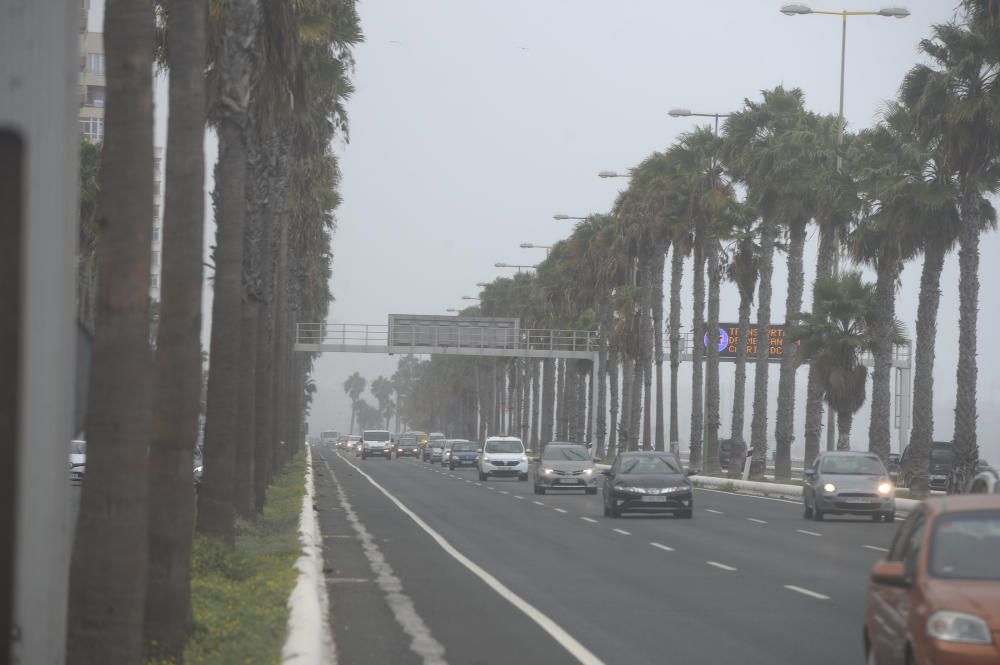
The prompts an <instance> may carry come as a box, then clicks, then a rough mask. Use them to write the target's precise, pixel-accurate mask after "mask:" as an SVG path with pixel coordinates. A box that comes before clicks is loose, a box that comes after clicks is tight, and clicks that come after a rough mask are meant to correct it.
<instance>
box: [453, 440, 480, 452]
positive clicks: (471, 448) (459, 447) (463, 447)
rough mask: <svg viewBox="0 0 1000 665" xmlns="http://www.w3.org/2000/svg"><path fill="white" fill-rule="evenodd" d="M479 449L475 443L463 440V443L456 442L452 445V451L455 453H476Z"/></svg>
mask: <svg viewBox="0 0 1000 665" xmlns="http://www.w3.org/2000/svg"><path fill="white" fill-rule="evenodd" d="M477 450H479V446H477V445H476V444H474V443H468V442H465V441H463V442H462V443H456V444H455V445H454V446H452V447H451V452H453V453H474V452H476V451H477Z"/></svg>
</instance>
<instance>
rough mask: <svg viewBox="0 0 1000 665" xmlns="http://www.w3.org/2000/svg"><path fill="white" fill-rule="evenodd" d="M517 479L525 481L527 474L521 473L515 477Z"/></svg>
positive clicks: (526, 480)
mask: <svg viewBox="0 0 1000 665" xmlns="http://www.w3.org/2000/svg"><path fill="white" fill-rule="evenodd" d="M517 479H518V480H520V481H521V482H522V483H526V482H528V474H526V473H522V474H521V475H519V476H518V477H517Z"/></svg>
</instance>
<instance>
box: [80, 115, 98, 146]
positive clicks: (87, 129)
mask: <svg viewBox="0 0 1000 665" xmlns="http://www.w3.org/2000/svg"><path fill="white" fill-rule="evenodd" d="M80 133H81V134H82V135H83V138H85V139H87V140H88V141H90V142H91V143H100V142H101V141H103V140H104V118H80Z"/></svg>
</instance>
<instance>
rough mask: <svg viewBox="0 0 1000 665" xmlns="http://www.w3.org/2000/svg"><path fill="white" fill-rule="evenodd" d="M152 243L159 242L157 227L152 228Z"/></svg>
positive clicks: (158, 228)
mask: <svg viewBox="0 0 1000 665" xmlns="http://www.w3.org/2000/svg"><path fill="white" fill-rule="evenodd" d="M154 207H155V206H154ZM153 242H160V227H159V226H154V227H153Z"/></svg>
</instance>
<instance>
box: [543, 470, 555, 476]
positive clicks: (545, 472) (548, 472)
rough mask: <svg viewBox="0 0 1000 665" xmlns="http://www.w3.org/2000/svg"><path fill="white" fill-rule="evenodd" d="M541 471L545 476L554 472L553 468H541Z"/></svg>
mask: <svg viewBox="0 0 1000 665" xmlns="http://www.w3.org/2000/svg"><path fill="white" fill-rule="evenodd" d="M542 473H544V474H545V475H546V476H548V475H550V474H553V473H555V469H542Z"/></svg>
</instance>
